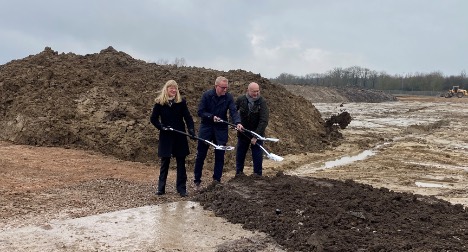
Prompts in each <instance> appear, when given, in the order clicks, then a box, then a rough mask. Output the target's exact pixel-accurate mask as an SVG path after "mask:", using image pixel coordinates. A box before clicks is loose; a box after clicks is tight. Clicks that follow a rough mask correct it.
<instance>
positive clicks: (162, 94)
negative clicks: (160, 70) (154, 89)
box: [154, 80, 182, 105]
mask: <svg viewBox="0 0 468 252" xmlns="http://www.w3.org/2000/svg"><path fill="white" fill-rule="evenodd" d="M169 87H175V88H176V89H177V93H176V96H175V97H174V102H175V103H179V102H181V101H182V97H180V93H179V85H177V82H176V81H175V80H168V81H167V82H166V84H164V86H163V87H162V89H161V91H159V95H158V97H156V98H155V99H154V101H155V102H156V103H158V104H161V105H164V104H168V103H169V95H168V94H167V89H168V88H169Z"/></svg>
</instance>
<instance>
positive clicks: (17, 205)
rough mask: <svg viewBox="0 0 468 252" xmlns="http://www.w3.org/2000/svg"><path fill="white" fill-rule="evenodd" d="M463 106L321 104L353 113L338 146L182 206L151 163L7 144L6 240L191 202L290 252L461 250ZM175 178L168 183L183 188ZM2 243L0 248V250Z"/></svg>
mask: <svg viewBox="0 0 468 252" xmlns="http://www.w3.org/2000/svg"><path fill="white" fill-rule="evenodd" d="M467 102H468V98H467V99H464V98H462V99H445V98H420V97H399V101H397V102H386V103H372V104H369V103H345V104H343V106H340V104H338V103H336V104H334V103H316V104H314V105H315V106H316V107H317V109H318V110H319V111H320V112H321V113H322V116H323V117H324V118H325V117H329V116H330V115H333V114H337V113H340V112H342V111H348V112H349V113H350V114H351V115H352V117H353V121H352V122H351V124H350V125H349V126H348V127H347V128H346V129H344V130H342V131H341V132H342V134H343V136H344V138H343V140H342V142H341V144H340V145H339V146H335V147H333V146H329V147H328V148H327V149H326V150H324V151H321V152H317V153H306V152H304V153H290V154H288V155H283V157H284V158H285V159H284V161H282V162H274V161H272V160H267V159H266V160H265V165H264V166H265V175H266V176H265V177H264V178H255V177H252V176H249V174H250V172H251V171H250V170H251V169H249V168H248V167H247V168H246V173H247V175H248V176H246V177H241V178H234V179H231V178H233V174H232V172H230V171H228V172H227V173H226V176H225V179H224V182H223V183H222V184H221V185H218V186H211V185H207V184H204V187H205V188H206V189H205V190H204V191H202V192H201V193H200V194H196V193H195V192H194V191H193V189H192V188H191V187H190V188H189V194H190V197H189V198H186V199H182V198H180V197H178V195H177V194H176V193H175V189H174V188H173V187H174V185H173V184H174V183H171V182H169V183H170V185H169V186H170V187H169V188H168V189H167V191H168V194H167V195H165V196H163V197H156V196H154V194H153V193H154V190H155V183H156V182H155V181H156V177H157V174H158V171H157V167H155V166H154V165H148V164H142V163H138V162H129V161H121V160H118V159H115V158H113V157H106V156H103V155H102V154H98V153H94V152H87V151H81V150H74V149H64V148H56V147H32V146H24V145H13V144H11V143H7V142H1V144H0V173H1V176H0V202H1V205H0V207H1V208H0V213H1V219H0V230H3V231H7V230H9V231H11V230H14V229H16V228H21V227H25V226H30V225H36V226H47V224H48V223H50V222H51V221H52V220H67V219H72V218H77V217H84V216H91V215H95V214H101V213H109V212H113V211H117V210H125V209H130V208H136V207H144V206H151V205H156V204H161V203H169V202H177V201H181V200H183V201H185V200H193V201H199V202H200V203H201V204H202V205H203V206H204V207H205V208H207V209H210V210H212V211H213V212H214V213H215V214H216V216H221V217H224V218H227V219H228V220H229V221H230V222H232V223H241V224H242V225H243V227H244V228H245V229H251V230H261V231H262V232H264V233H266V234H268V235H269V236H271V237H272V239H274V241H275V242H277V243H278V244H280V246H282V248H283V249H285V250H291V251H298V250H299V251H314V250H315V251H322V250H323V251H345V250H347V248H348V249H349V248H353V250H354V251H358V250H360V251H379V250H380V251H381V250H383V251H449V250H450V251H463V250H466V245H465V244H468V231H467V230H466V228H465V227H466V226H467V224H468V215H467V213H466V210H464V208H463V207H462V205H463V206H468V196H467V195H468V187H467V185H468V173H467V171H468V166H467V163H468V155H467V153H468V136H467V135H466V134H464V131H465V127H466V124H467V121H468V107H467V106H466V103H467ZM266 147H267V148H268V144H266ZM189 158H190V157H189ZM192 158H193V156H192ZM210 168H211V165H210V164H207V166H206V169H205V173H206V174H205V175H204V176H205V177H206V178H209V177H210V176H211V169H210ZM189 170H190V168H189ZM278 172H281V173H278ZM174 173H175V172H174V171H171V172H170V176H169V181H175V179H174ZM282 173H284V174H286V175H282ZM191 178H192V174H191V172H189V180H190V179H191ZM351 180H352V181H351ZM353 181H354V182H353ZM361 183H362V184H361ZM368 185H370V186H368ZM381 187H382V188H381ZM383 188H387V189H383ZM388 189H389V190H388ZM413 193H415V194H413ZM424 195H425V196H433V197H425V196H424ZM441 200H446V201H448V202H451V203H452V204H448V203H446V202H445V201H441ZM458 203H459V204H462V205H455V204H458ZM277 210H279V211H280V213H278V212H277ZM233 211H234V212H235V213H236V214H235V215H233ZM337 216H338V217H337ZM390 223H393V224H390ZM298 225H299V226H298ZM274 230H276V232H275V231H274ZM279 230H281V231H279ZM359 230H361V231H359ZM402 230H403V231H402ZM402 232H403V233H402ZM4 239H5V238H4ZM238 241H239V240H238ZM356 241H359V242H356ZM389 241H390V242H389ZM270 242H273V241H270ZM259 243H263V244H268V243H269V241H268V239H263V240H262V241H261V242H257V243H254V242H250V243H249V245H248V246H247V245H245V243H244V244H243V245H239V244H242V243H241V242H233V243H232V244H231V243H228V244H223V246H218V247H217V250H219V251H235V250H236V249H239V248H242V249H248V248H250V249H251V251H252V250H253V251H267V250H265V249H264V248H265V246H259V245H258V244H259ZM236 244H237V245H236ZM254 244H256V245H255V246H257V247H256V249H252V248H255V246H254ZM6 245H7V241H6V240H2V239H0V248H2V247H3V248H6ZM8 246H10V247H9V248H11V246H12V245H11V244H9V245H8ZM252 246H254V247H252ZM13 248H14V244H13ZM261 248H263V249H264V250H262V249H261ZM270 249H271V248H270ZM274 249H278V247H275V248H274ZM29 250H31V248H29ZM32 250H34V249H32ZM64 251H65V250H64ZM238 251H245V250H241V249H239V250H238ZM270 251H273V249H272V250H270Z"/></svg>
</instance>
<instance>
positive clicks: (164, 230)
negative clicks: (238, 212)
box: [0, 201, 266, 251]
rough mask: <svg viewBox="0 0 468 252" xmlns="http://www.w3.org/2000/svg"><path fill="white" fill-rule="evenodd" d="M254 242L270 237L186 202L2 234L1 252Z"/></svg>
mask: <svg viewBox="0 0 468 252" xmlns="http://www.w3.org/2000/svg"><path fill="white" fill-rule="evenodd" d="M254 236H255V237H259V236H266V235H265V234H262V233H253V232H250V231H247V230H244V229H242V227H241V226H240V225H239V224H236V225H234V224H231V223H229V222H227V221H226V220H224V219H222V218H220V217H215V216H214V214H213V213H212V212H210V211H206V210H203V207H201V206H200V205H199V204H198V203H196V202H191V201H182V202H174V203H169V204H162V205H155V206H145V207H139V208H133V209H126V210H122V211H117V212H111V213H105V214H99V215H93V216H87V217H83V218H77V219H70V220H54V221H51V222H50V223H48V224H46V225H43V226H28V227H22V228H15V229H8V230H4V231H2V232H1V233H0V251H15V250H16V251H18V250H19V251H78V250H79V251H117V250H118V251H216V247H217V246H218V245H220V244H223V243H226V242H232V241H235V240H238V239H241V238H244V239H245V238H250V239H252V237H254Z"/></svg>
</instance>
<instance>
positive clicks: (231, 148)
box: [162, 127, 234, 151]
mask: <svg viewBox="0 0 468 252" xmlns="http://www.w3.org/2000/svg"><path fill="white" fill-rule="evenodd" d="M162 129H163V130H170V131H175V132H177V133H180V134H183V135H186V136H189V137H193V138H195V139H198V140H200V141H203V142H205V143H207V144H209V145H211V146H213V147H214V148H215V149H216V150H225V151H226V150H234V147H232V146H223V145H216V144H214V143H212V142H210V141H208V140H205V139H203V138H199V137H197V136H192V135H190V134H187V133H186V132H183V131H180V130H176V129H173V128H171V127H163V128H162Z"/></svg>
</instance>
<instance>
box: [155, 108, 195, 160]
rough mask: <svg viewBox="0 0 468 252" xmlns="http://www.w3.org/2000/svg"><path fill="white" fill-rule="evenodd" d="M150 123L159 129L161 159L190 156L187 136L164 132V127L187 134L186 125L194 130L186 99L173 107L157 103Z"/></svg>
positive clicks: (159, 154) (159, 153)
mask: <svg viewBox="0 0 468 252" xmlns="http://www.w3.org/2000/svg"><path fill="white" fill-rule="evenodd" d="M150 121H151V123H152V124H153V125H154V126H155V127H156V128H157V129H159V144H158V156H159V157H171V155H172V156H174V157H181V156H187V155H188V154H190V151H189V146H188V142H187V136H186V135H183V134H181V133H177V132H174V131H166V130H162V127H163V126H165V127H171V128H173V129H176V130H180V131H183V132H185V125H186V124H187V128H188V129H191V130H193V129H194V123H193V118H192V115H191V114H190V111H189V110H188V107H187V102H186V101H185V99H183V100H182V102H180V103H173V104H172V105H171V106H169V105H168V104H164V105H160V104H158V103H156V104H155V105H154V107H153V112H152V113H151V117H150ZM184 121H185V123H184Z"/></svg>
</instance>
